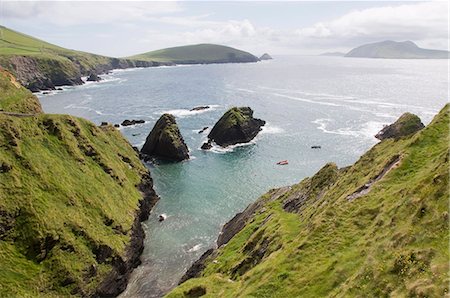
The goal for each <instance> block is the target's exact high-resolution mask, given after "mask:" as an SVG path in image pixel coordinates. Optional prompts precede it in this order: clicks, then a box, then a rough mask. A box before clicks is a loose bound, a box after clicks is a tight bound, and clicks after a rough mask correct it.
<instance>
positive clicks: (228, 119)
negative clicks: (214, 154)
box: [202, 107, 266, 149]
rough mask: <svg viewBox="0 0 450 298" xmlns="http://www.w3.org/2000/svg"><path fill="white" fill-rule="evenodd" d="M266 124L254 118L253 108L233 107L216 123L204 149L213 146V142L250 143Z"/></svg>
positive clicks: (226, 144)
mask: <svg viewBox="0 0 450 298" xmlns="http://www.w3.org/2000/svg"><path fill="white" fill-rule="evenodd" d="M265 124H266V122H265V121H264V120H261V119H256V118H253V110H252V109H251V108H249V107H240V108H237V107H234V108H231V109H229V110H228V111H227V112H226V113H225V114H224V115H223V116H222V117H221V118H220V119H219V121H217V123H216V124H215V125H214V127H213V129H212V130H211V132H210V133H209V135H208V142H207V143H205V144H203V146H202V149H209V148H211V142H215V143H216V144H217V145H220V146H222V147H227V146H230V145H235V144H239V143H248V142H250V141H251V140H253V139H254V138H255V137H256V135H257V134H258V133H259V132H260V131H261V127H262V126H264V125H265Z"/></svg>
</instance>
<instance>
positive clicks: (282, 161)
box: [277, 160, 289, 166]
mask: <svg viewBox="0 0 450 298" xmlns="http://www.w3.org/2000/svg"><path fill="white" fill-rule="evenodd" d="M287 164H289V162H288V161H287V160H281V161H279V162H277V165H280V166H284V165H287Z"/></svg>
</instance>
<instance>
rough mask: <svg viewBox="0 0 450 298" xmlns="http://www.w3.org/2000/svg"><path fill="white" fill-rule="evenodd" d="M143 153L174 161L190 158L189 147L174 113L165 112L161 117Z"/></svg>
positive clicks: (147, 140) (149, 136) (142, 150)
mask: <svg viewBox="0 0 450 298" xmlns="http://www.w3.org/2000/svg"><path fill="white" fill-rule="evenodd" d="M141 153H142V154H145V155H148V156H155V157H159V158H163V159H169V160H174V161H182V160H185V159H189V150H188V147H187V146H186V143H184V140H183V137H182V136H181V133H180V130H179V129H178V126H177V122H176V120H175V117H174V116H173V115H170V114H164V115H162V116H161V117H160V118H159V120H158V121H157V122H156V124H155V126H154V127H153V129H152V131H151V132H150V134H149V135H148V136H147V139H146V140H145V144H144V146H143V147H142V149H141Z"/></svg>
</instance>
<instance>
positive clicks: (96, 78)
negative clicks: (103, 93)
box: [87, 73, 102, 82]
mask: <svg viewBox="0 0 450 298" xmlns="http://www.w3.org/2000/svg"><path fill="white" fill-rule="evenodd" d="M101 80H102V78H100V77H99V76H98V75H97V74H95V73H91V74H90V75H89V77H88V78H87V81H88V82H99V81H101Z"/></svg>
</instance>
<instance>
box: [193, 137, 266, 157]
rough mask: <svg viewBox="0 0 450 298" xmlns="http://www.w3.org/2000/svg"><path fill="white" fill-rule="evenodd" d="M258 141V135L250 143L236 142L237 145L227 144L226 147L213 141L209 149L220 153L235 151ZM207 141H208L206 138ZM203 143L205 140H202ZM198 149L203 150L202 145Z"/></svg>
mask: <svg viewBox="0 0 450 298" xmlns="http://www.w3.org/2000/svg"><path fill="white" fill-rule="evenodd" d="M256 141H257V137H256V138H254V139H253V140H251V141H250V142H248V143H239V144H236V145H230V146H227V147H225V148H224V147H221V146H219V145H217V144H216V143H214V142H213V143H212V144H211V145H212V147H211V149H209V150H208V151H210V152H212V153H218V154H225V153H230V152H233V151H234V149H236V148H239V147H246V146H251V145H255V144H256ZM205 142H206V140H205ZM203 143H204V142H202V144H203ZM198 150H202V151H203V149H201V148H200V147H199V148H198Z"/></svg>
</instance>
